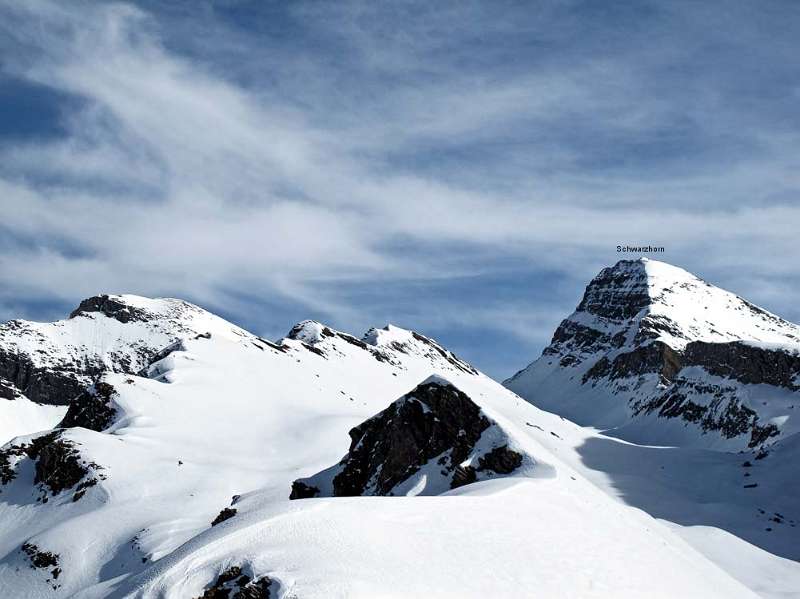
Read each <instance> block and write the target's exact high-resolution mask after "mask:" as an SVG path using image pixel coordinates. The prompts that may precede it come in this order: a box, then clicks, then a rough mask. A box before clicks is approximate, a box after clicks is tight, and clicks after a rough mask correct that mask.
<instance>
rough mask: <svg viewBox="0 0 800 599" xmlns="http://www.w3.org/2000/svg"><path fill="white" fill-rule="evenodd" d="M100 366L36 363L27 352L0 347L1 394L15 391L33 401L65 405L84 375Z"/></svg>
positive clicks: (80, 387)
mask: <svg viewBox="0 0 800 599" xmlns="http://www.w3.org/2000/svg"><path fill="white" fill-rule="evenodd" d="M101 370H102V366H101V365H99V364H93V363H82V364H80V363H75V364H55V365H53V366H46V367H43V366H36V365H35V364H34V363H33V360H31V358H30V356H28V355H27V354H24V353H17V352H9V351H7V350H6V349H4V348H2V347H0V377H2V379H5V381H4V383H3V385H2V386H3V387H5V388H6V391H5V392H4V393H3V395H4V396H8V395H14V396H16V394H18V393H19V394H24V395H25V396H26V397H27V398H28V399H30V400H31V401H35V402H37V403H41V404H50V405H67V404H68V403H69V401H70V400H71V399H72V398H73V397H75V396H76V395H78V394H79V393H80V392H81V391H82V390H83V389H84V388H85V386H86V380H87V377H92V376H96V375H98V374H99V373H100V372H101ZM12 385H13V387H12ZM9 399H11V398H9Z"/></svg>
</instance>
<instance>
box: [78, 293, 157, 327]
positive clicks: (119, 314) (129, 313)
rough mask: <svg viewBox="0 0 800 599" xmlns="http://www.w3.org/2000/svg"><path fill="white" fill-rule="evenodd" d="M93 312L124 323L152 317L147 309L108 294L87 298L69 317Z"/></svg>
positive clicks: (142, 320) (141, 320)
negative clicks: (131, 304)
mask: <svg viewBox="0 0 800 599" xmlns="http://www.w3.org/2000/svg"><path fill="white" fill-rule="evenodd" d="M91 312H101V313H103V314H105V315H106V316H108V317H109V318H113V319H114V320H118V321H119V322H122V323H127V322H135V321H139V322H145V321H147V320H148V319H149V318H150V317H151V316H150V314H149V313H148V312H147V311H145V310H142V309H141V308H136V307H134V306H130V305H128V304H125V303H123V302H120V301H118V300H116V299H114V298H112V297H109V296H108V295H96V296H94V297H89V298H86V299H85V300H83V301H82V302H81V303H80V304H79V305H78V307H77V308H75V310H73V311H72V313H71V314H70V315H69V317H70V318H77V317H79V316H83V315H84V314H87V313H91Z"/></svg>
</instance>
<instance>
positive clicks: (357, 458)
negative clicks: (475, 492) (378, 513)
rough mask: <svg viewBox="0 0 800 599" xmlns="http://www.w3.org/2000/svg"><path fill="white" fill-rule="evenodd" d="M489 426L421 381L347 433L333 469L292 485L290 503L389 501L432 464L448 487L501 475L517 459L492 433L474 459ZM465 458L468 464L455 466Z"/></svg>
mask: <svg viewBox="0 0 800 599" xmlns="http://www.w3.org/2000/svg"><path fill="white" fill-rule="evenodd" d="M490 427H494V428H495V429H497V428H498V427H497V425H496V423H494V422H493V421H492V420H490V419H489V418H488V417H487V416H486V415H485V414H484V413H483V412H482V411H481V409H480V408H479V407H478V406H477V405H476V404H475V403H474V402H473V401H472V400H471V399H470V398H469V397H468V396H467V395H466V394H465V393H463V392H462V391H460V390H459V389H457V388H456V387H454V386H453V385H451V384H449V383H447V382H446V381H444V380H443V379H438V378H433V379H429V380H428V381H425V382H424V383H422V384H420V385H419V386H417V387H416V388H415V389H414V390H413V391H412V392H411V393H409V394H408V395H406V396H404V397H402V398H400V399H399V400H397V401H396V402H394V403H392V404H391V405H390V406H389V407H388V408H386V409H385V410H383V411H382V412H380V413H379V414H377V415H376V416H374V417H372V418H370V419H369V420H367V421H365V422H363V423H361V424H359V425H358V426H356V427H355V428H353V429H352V430H351V431H350V438H351V443H350V450H349V452H348V454H347V455H346V456H345V457H344V458H343V459H342V461H341V462H340V463H339V465H338V466H336V467H334V468H332V469H329V471H325V472H323V473H320V474H319V475H317V476H314V477H311V478H309V479H301V480H297V481H295V482H294V484H293V485H292V492H291V495H290V499H301V498H308V497H316V496H319V495H323V494H330V495H333V496H337V497H342V496H345V497H346V496H355V495H392V494H394V490H395V489H396V488H397V487H398V485H400V484H402V483H403V482H405V481H407V480H408V479H409V478H410V477H411V476H413V475H414V474H415V473H417V472H418V471H419V470H420V469H421V468H423V467H426V466H428V467H430V466H431V464H433V463H434V460H435V469H436V471H437V472H438V474H439V475H440V476H442V477H443V478H444V479H445V480H447V481H448V483H449V488H455V487H458V486H461V485H463V484H468V483H470V482H474V481H475V480H477V479H478V475H479V473H480V474H482V475H486V476H493V475H495V474H509V473H511V472H512V471H513V470H515V469H517V468H518V467H519V466H520V465H521V464H522V461H523V456H522V455H521V454H519V453H517V452H515V451H513V450H511V449H509V447H508V444H507V442H505V443H502V444H500V443H499V440H502V439H504V438H505V437H504V435H503V434H497V435H495V438H496V439H498V442H497V443H494V444H493V445H492V446H491V447H487V448H486V450H485V453H483V454H482V455H477V456H476V455H475V453H476V452H477V451H478V450H477V447H476V446H477V445H478V443H479V441H480V440H481V438H482V436H483V435H484V433H486V432H487V430H488V429H490ZM469 458H473V459H472V460H471V462H473V463H470V464H466V465H463V464H464V463H465V462H467V461H468V459H469ZM328 479H329V480H328ZM327 487H329V489H327Z"/></svg>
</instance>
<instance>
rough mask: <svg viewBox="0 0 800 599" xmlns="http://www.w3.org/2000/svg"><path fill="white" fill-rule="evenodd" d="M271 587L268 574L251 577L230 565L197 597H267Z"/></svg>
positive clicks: (233, 598) (250, 598) (255, 598)
mask: <svg viewBox="0 0 800 599" xmlns="http://www.w3.org/2000/svg"><path fill="white" fill-rule="evenodd" d="M272 587H273V581H272V580H271V579H270V578H269V577H268V576H261V577H259V578H255V579H253V578H251V577H250V576H248V575H246V574H244V573H243V572H242V569H241V568H240V567H239V566H231V567H230V568H228V569H227V570H225V571H223V572H221V573H220V575H219V576H218V577H217V580H215V581H214V583H213V584H212V585H211V586H210V587H209V588H208V589H206V591H205V592H204V593H203V594H202V595H200V597H198V598H197V599H269V598H270V597H271V588H272Z"/></svg>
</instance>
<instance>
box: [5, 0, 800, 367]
mask: <svg viewBox="0 0 800 599" xmlns="http://www.w3.org/2000/svg"><path fill="white" fill-rule="evenodd" d="M0 14H2V16H3V19H2V23H4V25H0V27H2V28H3V38H4V40H5V41H4V42H2V46H1V47H0V50H2V51H3V55H4V60H3V62H2V71H3V73H4V75H5V76H6V77H7V78H8V80H9V81H11V80H15V81H24V82H26V84H27V85H36V86H40V87H41V89H43V90H47V91H48V93H51V94H52V103H53V104H54V106H55V107H56V108H58V110H59V112H57V114H59V115H60V120H59V121H58V122H57V123H56V122H53V121H52V119H51V120H50V121H46V122H42V123H41V127H40V129H41V131H39V133H41V134H32V135H29V136H27V137H22V138H20V136H19V135H14V136H10V135H9V136H8V137H7V138H5V139H4V138H0V210H2V214H3V216H4V219H3V223H2V224H0V235H2V238H3V243H1V244H0V288H1V289H2V291H0V303H2V304H3V308H4V311H5V313H6V314H8V313H9V311H10V310H11V307H12V306H13V307H14V309H15V310H16V309H18V307H19V306H23V307H24V306H28V307H29V308H28V309H27V312H28V313H29V315H32V316H36V315H37V314H43V312H42V309H41V306H42V305H43V304H42V302H45V300H50V301H55V302H66V303H74V302H75V301H76V300H77V299H78V298H80V297H82V296H85V295H88V294H92V293H96V292H98V291H106V290H111V291H115V290H118V291H128V292H137V293H143V294H149V295H180V296H185V297H188V298H190V299H193V300H195V301H198V302H200V303H203V304H205V305H207V306H208V307H210V308H211V309H217V310H222V311H223V312H225V313H226V314H227V315H229V316H231V317H233V318H235V319H237V320H238V321H240V322H242V323H243V324H245V325H248V326H251V327H253V328H257V329H260V330H269V331H272V330H276V329H283V328H287V327H288V326H289V325H290V324H291V320H292V319H296V318H300V317H304V316H307V315H311V316H316V317H318V318H323V319H326V320H329V321H331V322H332V324H333V325H334V326H340V327H343V328H351V329H360V328H365V327H366V326H369V325H373V324H377V323H378V321H376V320H375V319H381V318H391V319H392V320H396V321H399V324H403V325H408V326H418V327H420V328H423V327H424V328H426V329H428V330H434V331H436V333H437V335H439V336H440V337H441V338H442V340H443V341H445V342H448V341H451V342H452V343H455V344H456V346H457V347H456V348H455V349H457V350H461V351H462V353H465V354H466V355H467V357H469V358H472V359H473V360H474V361H476V362H477V363H478V365H479V366H480V365H481V362H482V360H483V361H484V362H485V363H486V364H489V366H487V368H489V369H490V370H491V371H492V372H494V373H500V374H508V373H510V372H511V371H513V370H514V369H515V368H517V367H518V366H521V365H523V363H524V362H525V360H527V359H529V358H532V357H533V354H534V352H535V351H536V350H537V348H540V347H541V344H542V343H543V342H544V341H543V340H546V338H547V337H548V336H549V333H550V332H551V329H552V328H553V327H554V325H555V324H557V320H558V315H559V314H564V315H565V314H566V313H568V312H569V311H570V310H571V309H572V307H573V306H574V304H575V303H576V302H577V300H578V297H577V294H578V293H579V291H580V287H581V283H582V282H583V281H584V280H585V279H586V278H588V277H590V276H591V275H592V274H593V273H594V272H595V271H596V270H597V269H598V268H600V267H601V266H604V265H606V264H609V263H612V262H614V261H615V260H616V259H617V258H618V257H619V256H618V255H617V254H616V253H615V246H616V245H617V244H618V243H628V242H632V243H638V242H640V241H641V242H643V243H658V244H659V245H664V246H666V247H667V249H668V253H667V254H666V256H665V259H667V260H669V261H671V262H673V263H677V264H679V265H682V266H684V267H686V268H689V269H690V270H693V271H695V272H697V273H698V274H700V275H702V276H705V277H707V278H709V279H710V280H712V281H713V282H715V283H719V284H721V285H723V286H727V287H729V288H732V289H733V290H734V291H738V292H740V293H742V294H744V295H746V296H749V298H750V299H752V300H753V301H756V302H763V303H765V304H767V307H769V308H771V309H773V310H775V311H778V312H782V313H784V314H785V315H787V316H789V317H793V318H795V319H798V318H800V312H798V311H797V308H796V306H794V304H793V303H792V302H791V301H789V299H788V297H787V294H786V289H791V288H793V287H796V285H797V283H798V282H800V275H798V272H797V269H796V260H795V259H794V252H795V251H796V249H795V246H796V236H797V233H796V232H797V230H798V225H800V202H798V201H797V200H798V189H799V188H800V181H799V180H798V178H799V177H798V175H797V173H798V172H800V171H798V166H799V165H798V164H797V163H798V160H800V159H798V158H797V157H798V156H799V155H800V154H798V152H797V150H798V140H799V138H798V135H800V118H798V117H797V114H796V110H795V109H794V106H795V104H796V99H797V96H798V94H800V92H799V91H798V90H800V81H799V80H798V72H797V68H796V67H795V66H794V65H795V61H794V60H793V58H792V57H793V56H794V55H796V51H797V49H798V48H797V42H796V41H795V39H794V36H793V35H792V31H793V30H794V29H795V27H796V26H797V25H798V24H800V13H798V10H797V8H796V7H793V6H792V5H791V3H775V4H774V5H772V4H771V5H770V6H769V7H768V8H766V9H765V8H763V5H757V4H755V3H740V4H738V5H737V6H735V7H728V8H726V10H725V11H724V12H723V11H722V10H710V9H709V8H708V7H705V6H702V7H701V6H697V5H696V4H694V3H680V2H678V3H669V5H663V3H652V4H651V3H639V4H637V5H636V6H635V7H633V6H632V7H627V8H626V9H625V10H621V9H617V8H614V7H610V6H604V7H601V6H598V5H597V4H596V3H582V2H566V1H564V2H544V3H540V4H538V5H536V6H532V5H530V4H528V3H516V2H499V3H483V2H475V3H434V4H432V5H431V4H420V3H411V2H409V3H391V4H388V3H387V4H382V3H361V2H348V3H337V4H324V3H315V2H310V3H297V4H295V3H293V4H291V5H284V6H275V5H262V4H259V3H249V2H234V3H225V4H222V3H193V4H192V6H191V8H187V7H185V6H182V5H176V4H174V3H166V2H164V3H162V2H156V1H151V2H143V3H140V4H136V5H134V4H124V3H114V4H109V3H92V2H76V3H71V4H70V5H69V6H66V5H63V4H60V3H55V2H50V1H47V0H32V1H31V2H26V3H24V4H19V3H12V2H3V3H0ZM792 24H794V26H795V27H792ZM23 99H24V98H23ZM4 118H5V119H6V120H7V119H13V118H14V117H13V115H9V116H6V117H4ZM0 131H2V119H0ZM538 287H542V288H543V289H544V292H542V291H541V290H539V289H537V290H536V292H533V291H532V290H533V289H534V288H538ZM401 289H404V290H417V291H418V295H417V296H416V297H414V298H413V299H411V298H409V293H408V292H407V291H406V292H402V291H400V290H401ZM497 290H501V291H497ZM493 291H495V292H494V293H493ZM529 298H530V303H528V302H529ZM45 303H46V302H45ZM528 305H529V312H527V316H525V314H526V311H525V310H526V306H528ZM454 315H460V316H458V317H456V316H454ZM503 315H505V318H503ZM276 323H277V324H276ZM493 323H494V324H493ZM470 328H471V329H472V330H473V331H479V332H480V334H482V335H486V336H487V338H491V339H492V343H491V345H492V347H485V345H486V344H475V343H472V341H470V342H469V343H467V342H466V341H464V339H465V338H464V335H465V331H467V330H469V329H470ZM504 336H510V338H512V339H513V340H514V342H513V343H505V344H504V343H503V342H502V339H503V337H504ZM482 346H484V347H482ZM505 363H507V367H504V366H503V364H505Z"/></svg>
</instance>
